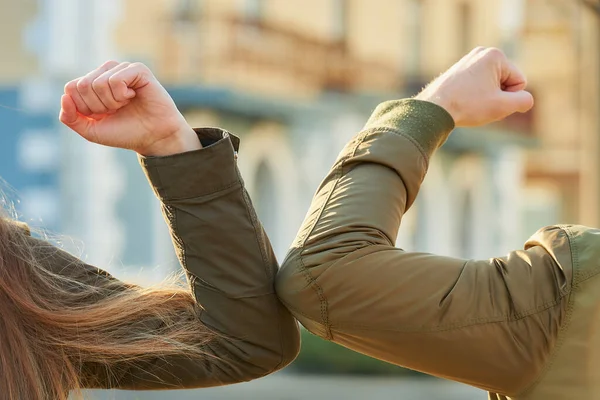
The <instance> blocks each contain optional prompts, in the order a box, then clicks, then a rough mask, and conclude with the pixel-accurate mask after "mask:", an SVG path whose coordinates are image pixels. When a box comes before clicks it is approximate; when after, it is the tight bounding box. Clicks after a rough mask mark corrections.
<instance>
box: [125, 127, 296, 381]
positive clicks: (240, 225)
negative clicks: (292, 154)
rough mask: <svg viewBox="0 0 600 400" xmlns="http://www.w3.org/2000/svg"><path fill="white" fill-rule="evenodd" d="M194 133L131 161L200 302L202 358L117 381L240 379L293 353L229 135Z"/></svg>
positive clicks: (272, 264)
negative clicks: (180, 146) (205, 340)
mask: <svg viewBox="0 0 600 400" xmlns="http://www.w3.org/2000/svg"><path fill="white" fill-rule="evenodd" d="M197 133H198V134H199V137H200V139H201V141H202V142H203V144H204V145H205V147H204V148H203V149H201V150H198V151H193V152H189V153H183V154H178V155H174V156H170V157H161V158H140V162H141V165H142V168H143V170H144V172H145V173H146V175H147V177H148V180H149V181H150V184H151V185H152V187H153V189H154V191H155V193H156V195H157V197H158V198H159V199H160V201H161V203H162V207H163V213H164V215H165V219H166V221H167V223H168V225H169V228H170V230H171V236H172V238H173V243H174V245H175V249H176V252H177V256H178V258H179V261H180V262H181V265H182V266H183V268H184V269H185V272H186V274H187V276H188V278H189V281H190V284H191V287H192V291H193V294H194V296H195V298H196V299H197V301H198V304H199V305H200V306H201V312H200V314H199V318H200V319H201V320H202V322H203V323H204V324H205V325H206V326H207V327H208V328H209V329H211V330H212V331H215V332H216V333H217V334H218V336H217V337H216V338H215V339H214V340H213V341H211V342H210V343H209V344H207V345H204V348H203V351H204V352H205V353H206V357H205V358H204V359H202V360H192V359H188V358H186V357H180V358H176V359H160V360H154V361H153V362H152V363H144V364H142V365H140V366H139V368H135V367H134V368H130V369H129V371H128V372H127V374H126V376H123V377H121V379H120V380H119V383H118V387H119V388H127V389H165V388H177V387H179V388H197V387H207V386H215V385H222V384H229V383H236V382H242V381H248V380H251V379H255V378H258V377H261V376H264V375H267V374H269V373H271V372H274V371H276V370H278V369H280V368H283V367H284V366H285V365H287V364H289V363H290V362H291V361H292V360H293V359H294V358H295V357H296V355H297V353H298V350H299V332H298V326H297V323H296V321H295V320H294V318H293V317H292V316H291V315H290V313H289V312H288V311H287V310H286V309H285V307H283V306H282V304H281V303H280V302H279V300H278V298H277V296H276V294H275V288H274V279H275V275H276V272H277V270H278V267H279V266H278V263H277V260H276V258H275V256H274V254H273V251H272V249H271V245H270V243H269V240H268V238H267V236H266V234H265V232H264V230H263V228H262V226H261V224H260V222H259V221H258V219H257V217H256V214H255V212H254V208H253V206H252V204H251V202H250V199H249V197H248V194H247V193H246V190H245V188H244V184H243V181H242V179H241V176H240V174H239V171H238V169H237V165H236V158H237V146H238V143H239V142H238V139H237V138H235V137H233V136H230V135H229V134H228V133H226V132H224V131H221V130H218V129H203V130H198V131H197ZM207 145H209V146H208V147H207ZM234 147H235V148H234ZM234 151H235V153H234Z"/></svg>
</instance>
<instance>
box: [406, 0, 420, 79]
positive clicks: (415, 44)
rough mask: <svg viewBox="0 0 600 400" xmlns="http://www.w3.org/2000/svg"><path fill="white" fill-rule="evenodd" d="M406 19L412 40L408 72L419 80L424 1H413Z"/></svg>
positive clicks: (409, 36) (408, 34)
mask: <svg viewBox="0 0 600 400" xmlns="http://www.w3.org/2000/svg"><path fill="white" fill-rule="evenodd" d="M405 18H406V27H407V30H408V32H407V37H408V38H410V39H409V40H410V42H409V44H408V46H409V48H410V54H409V55H408V60H409V61H408V70H409V71H410V73H411V74H412V75H413V76H414V77H415V78H417V77H418V76H419V74H420V73H421V54H422V46H423V34H422V29H423V24H422V23H423V1H422V0H411V2H410V9H409V10H408V12H407V13H406V15H405ZM419 90H420V88H419Z"/></svg>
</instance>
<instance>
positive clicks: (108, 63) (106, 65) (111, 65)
mask: <svg viewBox="0 0 600 400" xmlns="http://www.w3.org/2000/svg"><path fill="white" fill-rule="evenodd" d="M117 65H119V62H118V61H115V60H109V61H106V62H105V63H104V64H102V66H101V67H100V68H105V69H112V68H114V67H116V66H117Z"/></svg>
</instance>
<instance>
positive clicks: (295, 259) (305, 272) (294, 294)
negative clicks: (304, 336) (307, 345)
mask: <svg viewBox="0 0 600 400" xmlns="http://www.w3.org/2000/svg"><path fill="white" fill-rule="evenodd" d="M322 267H325V265H323V266H316V267H313V268H310V270H309V269H308V268H307V267H306V265H305V264H304V263H303V262H302V260H301V259H300V251H299V250H298V249H296V250H293V251H292V252H291V253H290V254H289V255H288V257H287V258H286V260H285V261H284V262H283V264H282V266H281V269H280V270H279V272H278V274H277V278H276V280H275V290H276V292H277V296H278V297H279V299H280V300H281V302H282V303H283V304H284V305H285V307H287V309H288V310H289V311H290V312H291V313H292V315H293V316H294V317H295V318H296V319H297V320H298V321H299V322H300V323H301V324H302V325H303V326H304V327H305V328H306V329H307V330H308V331H310V332H311V333H313V334H315V335H317V336H320V337H322V338H324V339H330V334H329V333H328V330H329V328H328V326H327V323H326V320H327V316H326V315H327V313H328V310H327V304H326V302H325V297H324V294H323V290H322V287H321V286H320V285H319V283H318V276H315V274H316V273H318V272H319V271H320V270H321V269H322Z"/></svg>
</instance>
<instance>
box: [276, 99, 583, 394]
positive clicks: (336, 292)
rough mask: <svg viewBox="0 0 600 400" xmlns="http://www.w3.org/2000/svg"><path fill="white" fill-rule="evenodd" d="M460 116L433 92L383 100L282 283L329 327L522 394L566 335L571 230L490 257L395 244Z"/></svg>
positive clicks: (296, 247) (316, 204)
mask: <svg viewBox="0 0 600 400" xmlns="http://www.w3.org/2000/svg"><path fill="white" fill-rule="evenodd" d="M453 128H454V122H453V120H452V118H451V116H450V115H449V114H448V113H446V112H445V110H443V109H442V108H440V107H438V106H436V105H434V104H432V103H428V102H420V101H416V100H402V101H394V102H388V103H384V104H382V105H380V106H379V108H378V109H377V110H376V111H375V113H374V114H373V116H372V117H371V119H370V120H369V122H368V123H367V125H366V127H365V129H364V130H363V131H362V132H361V133H359V134H358V135H357V136H356V137H355V138H354V139H353V140H352V141H351V142H350V143H349V144H348V145H347V146H346V147H345V148H344V150H343V151H342V153H341V154H340V156H339V158H338V159H337V161H336V163H335V165H334V166H333V168H332V169H331V171H330V172H329V174H328V175H327V177H326V178H325V179H324V181H323V182H322V184H321V186H320V187H319V189H318V191H317V193H316V195H315V197H314V199H313V202H312V205H311V207H310V210H309V212H308V214H307V216H306V219H305V221H304V223H303V225H302V227H301V229H300V232H299V234H298V236H297V238H296V241H295V242H294V244H293V246H292V249H291V250H290V252H289V254H288V256H287V258H286V260H285V262H284V264H283V266H282V269H281V271H280V272H279V275H278V278H277V284H276V287H277V292H278V295H279V296H280V298H281V299H282V301H283V302H284V304H286V306H287V307H288V308H289V309H290V310H291V311H292V313H293V314H294V315H295V316H296V317H297V318H298V319H299V321H300V322H301V323H302V324H303V325H304V326H305V327H306V328H307V329H309V330H310V331H311V332H313V333H314V334H317V335H319V336H321V337H323V338H325V339H328V340H331V341H333V342H335V343H338V344H341V345H343V346H345V347H348V348H350V349H353V350H356V351H358V352H361V353H364V354H367V355H369V356H372V357H375V358H378V359H381V360H385V361H388V362H390V363H394V364H397V365H400V366H404V367H407V368H411V369H414V370H418V371H421V372H425V373H428V374H432V375H436V376H439V377H443V378H448V379H452V380H456V381H459V382H464V383H467V384H471V385H474V386H477V387H479V388H482V389H485V390H488V391H492V392H496V393H502V394H506V395H510V394H515V393H518V392H519V391H520V390H521V389H523V388H524V387H525V386H527V384H528V383H530V382H531V381H532V380H533V379H534V378H535V377H536V376H537V374H538V373H539V372H540V370H541V369H542V367H543V365H544V363H545V361H546V360H547V357H548V354H549V350H550V348H551V347H552V346H553V344H554V341H555V339H556V334H557V331H558V327H559V325H560V322H561V320H562V318H563V315H564V312H565V300H564V298H565V296H566V295H567V293H568V291H569V285H570V273H571V272H570V268H571V266H570V263H571V260H570V256H569V254H570V252H569V249H568V246H569V244H568V239H567V237H566V234H565V232H563V231H562V229H560V228H548V229H545V230H542V231H540V232H538V233H537V234H536V236H534V237H533V238H532V239H531V240H530V241H529V242H528V243H527V245H526V247H525V250H521V251H514V252H512V253H510V254H509V255H507V256H506V257H502V258H491V259H488V260H462V259H456V258H450V257H444V256H439V255H432V254H422V253H410V252H406V251H403V250H401V249H398V248H395V247H394V243H395V240H396V237H397V234H398V229H399V226H400V222H401V219H402V216H403V215H404V213H405V212H406V211H407V210H408V209H409V207H410V206H411V205H412V204H413V202H414V201H415V198H416V197H417V194H418V191H419V188H420V185H421V182H422V181H423V179H424V178H425V174H426V171H427V167H428V162H429V158H430V157H431V156H432V154H433V153H434V151H435V150H436V149H437V148H438V147H439V146H441V145H442V144H443V143H444V141H445V140H446V138H447V136H448V135H449V134H450V132H451V131H452V129H453ZM439 201H444V199H439ZM490 229H492V228H490ZM557 249H558V250H557Z"/></svg>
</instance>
